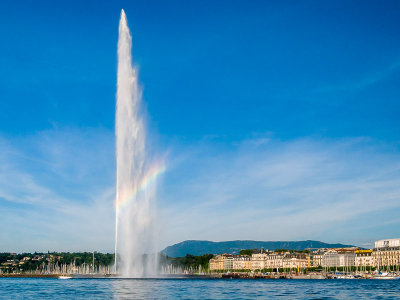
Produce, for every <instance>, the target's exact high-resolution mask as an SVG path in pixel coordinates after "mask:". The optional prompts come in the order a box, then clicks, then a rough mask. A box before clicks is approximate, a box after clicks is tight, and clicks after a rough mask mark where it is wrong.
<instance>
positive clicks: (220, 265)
mask: <svg viewBox="0 0 400 300" xmlns="http://www.w3.org/2000/svg"><path fill="white" fill-rule="evenodd" d="M224 261H225V255H224V254H218V255H216V256H214V257H213V258H211V259H210V261H209V268H210V271H218V270H224Z"/></svg>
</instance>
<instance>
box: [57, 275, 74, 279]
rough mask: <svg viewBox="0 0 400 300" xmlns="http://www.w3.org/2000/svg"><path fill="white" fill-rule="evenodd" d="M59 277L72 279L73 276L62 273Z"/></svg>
mask: <svg viewBox="0 0 400 300" xmlns="http://www.w3.org/2000/svg"><path fill="white" fill-rule="evenodd" d="M58 279H72V276H67V275H61V276H58Z"/></svg>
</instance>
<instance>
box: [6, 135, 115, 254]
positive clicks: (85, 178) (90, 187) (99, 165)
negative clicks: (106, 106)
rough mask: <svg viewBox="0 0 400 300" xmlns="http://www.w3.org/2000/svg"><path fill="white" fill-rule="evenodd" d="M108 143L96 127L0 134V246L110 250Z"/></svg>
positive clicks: (111, 190)
mask: <svg viewBox="0 0 400 300" xmlns="http://www.w3.org/2000/svg"><path fill="white" fill-rule="evenodd" d="M113 149H114V147H113V134H112V132H109V131H107V130H99V129H87V130H83V131H82V130H76V129H62V130H49V131H45V132H39V133H37V134H35V135H33V136H29V137H24V138H14V139H5V138H1V139H0V153H1V154H0V209H1V212H2V218H1V221H0V225H1V226H2V231H1V233H0V240H1V244H0V248H1V249H0V251H34V250H41V251H46V250H85V249H87V250H91V249H96V250H103V251H105V250H109V251H111V250H112V249H113V231H114V207H113V200H114V153H113Z"/></svg>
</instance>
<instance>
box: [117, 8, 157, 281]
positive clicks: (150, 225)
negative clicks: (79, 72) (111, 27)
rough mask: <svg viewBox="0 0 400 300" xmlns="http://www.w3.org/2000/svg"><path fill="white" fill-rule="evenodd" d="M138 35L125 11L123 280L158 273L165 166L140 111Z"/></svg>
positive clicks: (120, 148) (120, 203) (120, 151)
mask: <svg viewBox="0 0 400 300" xmlns="http://www.w3.org/2000/svg"><path fill="white" fill-rule="evenodd" d="M131 48H132V37H131V34H130V32H129V28H128V23H127V19H126V15H125V12H124V10H122V11H121V18H120V22H119V39H118V75H117V76H118V79H117V106H116V121H115V134H116V164H117V183H116V219H115V220H116V221H115V223H116V224H115V258H116V259H115V268H116V272H117V274H118V275H120V276H123V277H153V276H155V275H156V268H157V259H156V254H155V253H156V237H155V226H154V221H155V210H154V203H153V201H154V198H155V184H154V183H152V184H151V182H152V180H151V179H154V178H155V177H156V176H157V174H159V173H160V171H159V170H160V168H158V167H157V166H156V167H155V165H150V161H149V157H148V154H147V153H148V152H147V150H146V130H145V125H144V120H143V114H142V113H141V111H140V102H141V93H140V91H139V89H138V78H137V70H136V69H135V68H133V67H132V55H131V50H132V49H131Z"/></svg>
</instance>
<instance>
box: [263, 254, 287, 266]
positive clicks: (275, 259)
mask: <svg viewBox="0 0 400 300" xmlns="http://www.w3.org/2000/svg"><path fill="white" fill-rule="evenodd" d="M282 258H283V255H282V254H281V253H278V252H271V253H269V255H268V256H267V260H266V266H265V268H267V269H276V268H282Z"/></svg>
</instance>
